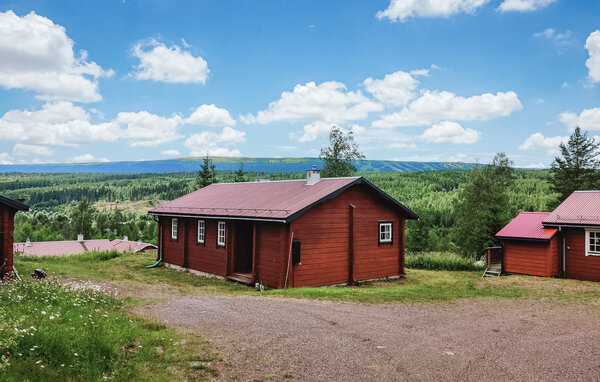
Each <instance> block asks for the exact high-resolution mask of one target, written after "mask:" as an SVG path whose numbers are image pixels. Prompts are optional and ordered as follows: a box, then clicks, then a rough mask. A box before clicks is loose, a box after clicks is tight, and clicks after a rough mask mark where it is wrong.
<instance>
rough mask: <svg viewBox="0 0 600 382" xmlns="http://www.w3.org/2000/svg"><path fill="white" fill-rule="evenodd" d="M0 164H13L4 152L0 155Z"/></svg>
mask: <svg viewBox="0 0 600 382" xmlns="http://www.w3.org/2000/svg"><path fill="white" fill-rule="evenodd" d="M0 164H14V162H13V161H12V160H11V159H10V155H9V154H8V153H6V152H3V153H0Z"/></svg>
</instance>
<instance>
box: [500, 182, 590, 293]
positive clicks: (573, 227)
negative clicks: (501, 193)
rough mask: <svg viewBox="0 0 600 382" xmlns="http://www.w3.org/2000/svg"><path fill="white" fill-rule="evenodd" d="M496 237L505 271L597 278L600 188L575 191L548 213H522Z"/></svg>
mask: <svg viewBox="0 0 600 382" xmlns="http://www.w3.org/2000/svg"><path fill="white" fill-rule="evenodd" d="M496 237H498V238H499V239H500V241H501V243H502V247H503V271H505V272H508V273H521V274H527V275H535V276H548V277H552V276H560V275H561V274H562V275H564V276H565V277H567V278H571V279H578V280H588V281H600V191H575V192H574V193H573V194H571V195H570V196H569V197H568V198H567V199H565V201H563V202H562V203H561V204H560V205H559V206H558V207H557V208H556V209H555V210H554V211H552V212H522V213H521V214H519V215H518V216H517V217H516V218H515V219H513V221H511V222H510V223H509V224H508V225H507V226H506V227H504V228H503V229H502V230H501V231H500V232H498V233H497V234H496Z"/></svg>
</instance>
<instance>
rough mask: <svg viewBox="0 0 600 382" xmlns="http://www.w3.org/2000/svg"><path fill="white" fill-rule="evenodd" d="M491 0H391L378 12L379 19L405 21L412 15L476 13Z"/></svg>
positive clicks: (443, 15) (441, 15)
mask: <svg viewBox="0 0 600 382" xmlns="http://www.w3.org/2000/svg"><path fill="white" fill-rule="evenodd" d="M488 1H489V0H391V1H390V4H389V5H388V7H387V8H386V9H385V10H383V11H379V12H377V14H376V15H375V16H376V17H377V18H378V19H380V20H381V19H384V18H386V19H389V20H390V21H393V22H397V21H400V22H404V21H406V20H407V19H409V18H411V17H449V16H452V15H454V14H457V13H474V12H475V11H476V10H477V9H478V8H479V7H481V6H482V5H484V4H486V3H487V2H488Z"/></svg>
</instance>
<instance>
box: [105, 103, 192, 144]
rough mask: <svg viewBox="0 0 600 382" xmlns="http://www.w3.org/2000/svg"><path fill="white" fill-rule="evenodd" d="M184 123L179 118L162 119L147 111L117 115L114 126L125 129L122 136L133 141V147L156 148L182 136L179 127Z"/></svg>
mask: <svg viewBox="0 0 600 382" xmlns="http://www.w3.org/2000/svg"><path fill="white" fill-rule="evenodd" d="M181 123H182V119H181V117H179V116H174V117H171V118H166V117H161V116H159V115H156V114H152V113H149V112H147V111H145V110H143V111H140V112H137V113H131V112H122V113H119V114H117V118H116V119H115V120H114V121H113V124H114V125H117V126H119V128H121V129H123V130H122V131H121V136H122V137H123V138H126V139H129V140H131V141H132V143H131V146H145V147H154V146H158V145H159V144H161V143H167V142H172V141H175V140H177V139H179V138H181V137H182V136H181V135H179V134H178V133H177V127H178V126H179V125H180V124H181Z"/></svg>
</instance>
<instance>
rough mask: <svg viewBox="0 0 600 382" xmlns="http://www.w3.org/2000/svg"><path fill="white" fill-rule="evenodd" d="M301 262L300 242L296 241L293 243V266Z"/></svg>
mask: <svg viewBox="0 0 600 382" xmlns="http://www.w3.org/2000/svg"><path fill="white" fill-rule="evenodd" d="M299 262H300V240H297V239H294V240H293V241H292V265H296V264H298V263H299Z"/></svg>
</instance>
